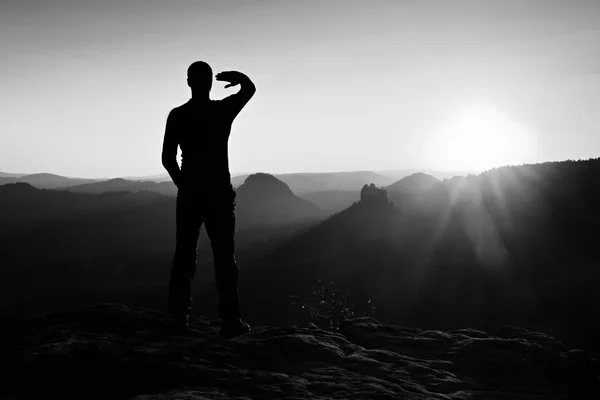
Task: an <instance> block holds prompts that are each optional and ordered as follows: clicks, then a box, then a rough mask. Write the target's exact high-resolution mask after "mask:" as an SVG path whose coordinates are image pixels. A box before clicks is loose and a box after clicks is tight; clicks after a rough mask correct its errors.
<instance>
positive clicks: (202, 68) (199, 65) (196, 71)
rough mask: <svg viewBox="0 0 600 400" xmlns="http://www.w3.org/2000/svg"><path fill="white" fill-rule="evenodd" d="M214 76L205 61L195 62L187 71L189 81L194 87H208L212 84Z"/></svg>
mask: <svg viewBox="0 0 600 400" xmlns="http://www.w3.org/2000/svg"><path fill="white" fill-rule="evenodd" d="M212 76H213V72H212V68H211V67H210V65H208V64H207V63H205V62H204V61H196V62H193V63H192V65H190V66H189V67H188V70H187V77H188V80H189V82H190V83H191V84H192V85H193V86H195V85H201V86H207V85H209V84H212Z"/></svg>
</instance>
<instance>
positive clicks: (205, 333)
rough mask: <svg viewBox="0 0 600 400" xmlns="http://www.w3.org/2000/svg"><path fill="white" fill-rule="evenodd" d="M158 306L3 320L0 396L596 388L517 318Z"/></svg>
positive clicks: (482, 394) (568, 356) (462, 394)
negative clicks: (190, 312) (224, 312)
mask: <svg viewBox="0 0 600 400" xmlns="http://www.w3.org/2000/svg"><path fill="white" fill-rule="evenodd" d="M168 322H169V319H168V317H167V316H166V315H165V314H164V313H162V312H159V311H153V310H147V309H140V308H128V307H125V306H122V305H117V304H98V305H96V306H93V307H90V308H85V309H82V310H79V311H69V312H61V313H52V314H46V315H43V316H40V317H38V318H35V319H28V320H23V321H21V322H18V323H8V322H7V321H5V322H4V323H3V327H2V336H3V338H2V339H3V340H2V345H1V347H0V352H1V353H0V356H1V359H2V367H1V369H0V373H1V374H0V398H3V399H34V398H62V399H65V398H78V399H83V398H86V399H92V398H103V399H104V398H106V399H108V398H110V399H139V400H150V399H471V400H473V399H503V400H504V399H531V400H533V399H539V400H542V399H544V400H552V399H578V398H582V399H584V398H586V399H587V398H590V399H591V398H600V397H597V396H598V395H599V394H600V391H598V387H599V379H600V377H599V374H598V371H599V369H598V363H597V362H596V361H595V360H593V359H591V358H589V357H588V356H587V355H586V354H585V353H583V352H582V351H579V350H571V349H568V348H567V347H565V346H564V345H563V344H562V343H560V342H559V341H558V340H556V339H554V338H552V337H550V336H548V335H545V334H543V333H539V332H531V331H528V330H525V329H522V328H518V327H503V328H502V329H500V330H499V331H498V332H496V333H495V334H493V335H491V334H488V333H485V332H481V331H477V330H471V329H462V330H455V331H450V332H442V331H433V330H420V329H415V328H407V327H399V326H388V325H383V324H381V323H379V322H378V321H376V320H374V319H371V318H356V319H353V320H349V321H346V322H344V323H343V324H342V326H341V327H340V332H339V333H332V332H329V331H325V330H322V329H319V328H318V327H316V326H315V325H313V324H311V323H302V324H298V325H294V326H286V327H259V326H255V327H254V329H253V332H251V333H249V334H246V335H244V336H240V337H237V338H232V339H220V338H219V337H218V328H219V326H218V324H217V323H216V322H215V321H208V320H206V319H203V318H192V322H191V327H192V329H191V331H190V333H189V334H187V335H185V336H173V335H170V334H169V333H168V331H167V330H166V325H167V323H168Z"/></svg>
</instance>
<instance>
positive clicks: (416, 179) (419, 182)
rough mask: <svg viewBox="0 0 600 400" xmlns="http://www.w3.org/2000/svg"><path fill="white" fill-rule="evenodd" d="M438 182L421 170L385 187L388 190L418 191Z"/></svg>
mask: <svg viewBox="0 0 600 400" xmlns="http://www.w3.org/2000/svg"><path fill="white" fill-rule="evenodd" d="M439 182H440V180H439V179H437V178H435V177H433V176H431V175H428V174H425V173H422V172H417V173H414V174H412V175H409V176H406V177H404V178H402V179H400V180H399V181H397V182H395V183H393V184H391V185H389V186H388V187H387V188H386V189H387V191H388V192H396V191H401V192H413V193H414V192H419V191H421V190H425V189H429V188H430V187H431V186H433V185H434V184H436V183H439Z"/></svg>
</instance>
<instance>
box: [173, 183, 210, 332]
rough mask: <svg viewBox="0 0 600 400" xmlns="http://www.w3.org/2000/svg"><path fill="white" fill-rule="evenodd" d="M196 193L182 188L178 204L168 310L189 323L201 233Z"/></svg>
mask: <svg viewBox="0 0 600 400" xmlns="http://www.w3.org/2000/svg"><path fill="white" fill-rule="evenodd" d="M196 198H197V195H196V194H195V193H194V192H193V191H186V190H181V189H180V190H179V191H178V193H177V205H176V218H175V219H176V245H175V256H174V257H173V262H172V264H171V280H170V282H169V313H170V314H171V316H173V317H174V318H175V320H176V321H177V322H187V318H188V316H189V314H190V313H191V311H192V280H193V279H194V275H195V274H196V257H197V247H198V236H199V235H200V227H201V226H202V215H201V213H200V209H199V204H198V202H197V199H196Z"/></svg>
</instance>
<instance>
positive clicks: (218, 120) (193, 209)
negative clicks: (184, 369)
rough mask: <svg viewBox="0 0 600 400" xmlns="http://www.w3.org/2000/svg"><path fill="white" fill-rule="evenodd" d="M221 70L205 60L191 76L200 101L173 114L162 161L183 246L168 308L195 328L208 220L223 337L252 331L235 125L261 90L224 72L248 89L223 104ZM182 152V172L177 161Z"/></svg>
mask: <svg viewBox="0 0 600 400" xmlns="http://www.w3.org/2000/svg"><path fill="white" fill-rule="evenodd" d="M212 77H213V72H212V69H211V67H210V66H209V65H208V64H207V63H205V62H202V61H197V62H194V63H193V64H192V65H190V67H189V68H188V71H187V83H188V86H189V87H190V88H191V90H192V98H191V99H190V100H189V101H188V102H186V103H185V104H183V105H181V106H179V107H176V108H174V109H173V110H171V112H170V113H169V116H168V118H167V124H166V129H165V136H164V142H163V148H162V164H163V166H164V167H165V169H166V170H167V172H168V173H169V175H170V176H171V179H172V180H173V183H175V185H176V186H177V189H178V190H177V203H176V248H175V255H174V257H173V262H172V264H171V278H170V282H169V297H168V298H169V300H168V303H169V304H168V309H169V313H170V314H171V316H172V317H173V327H174V329H175V331H176V332H178V333H182V332H185V331H186V329H187V328H188V321H189V315H190V312H191V306H192V293H191V283H192V280H193V279H194V275H195V272H196V256H197V245H198V237H199V234H200V227H201V226H202V224H203V223H204V224H205V226H206V232H207V234H208V236H209V238H210V241H211V247H212V251H213V258H214V267H215V280H216V284H217V291H218V294H219V307H218V310H219V316H220V317H221V335H222V336H235V335H239V334H242V333H246V332H249V331H250V326H249V325H248V324H247V323H246V322H245V321H243V319H242V313H241V311H240V303H239V298H238V267H237V264H236V261H235V256H234V231H235V196H236V193H235V191H234V190H233V187H232V185H231V176H230V173H229V158H228V140H229V135H230V132H231V124H232V123H233V120H234V119H235V117H236V116H237V115H238V113H239V112H240V111H241V110H242V108H243V107H244V106H245V105H246V103H247V102H248V101H249V100H250V99H251V98H252V96H253V95H254V93H255V91H256V88H255V86H254V84H253V83H252V81H251V80H250V79H249V78H248V77H247V76H246V75H244V74H242V73H241V72H236V71H225V72H221V73H219V74H217V75H216V76H215V77H216V79H217V80H218V81H225V82H228V83H229V84H228V85H227V86H225V88H228V87H230V86H235V85H238V84H239V85H240V90H239V91H238V92H237V93H236V94H233V95H231V96H229V97H227V98H225V99H223V100H216V101H215V100H211V99H210V90H211V88H212ZM177 146H179V147H180V148H181V169H180V168H179V165H178V164H177V158H176V157H177Z"/></svg>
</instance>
